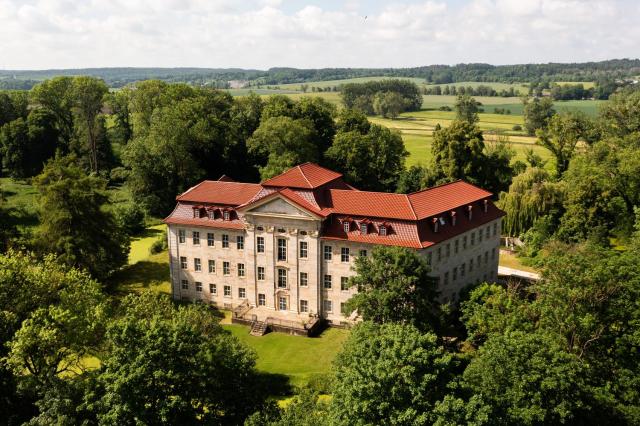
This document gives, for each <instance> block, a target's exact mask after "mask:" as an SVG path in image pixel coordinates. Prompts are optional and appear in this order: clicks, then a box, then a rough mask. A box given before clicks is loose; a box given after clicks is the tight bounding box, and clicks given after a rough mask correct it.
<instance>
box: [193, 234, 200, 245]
mask: <svg viewBox="0 0 640 426" xmlns="http://www.w3.org/2000/svg"><path fill="white" fill-rule="evenodd" d="M191 235H192V236H193V245H194V246H199V245H200V232H198V231H193V233H192V234H191Z"/></svg>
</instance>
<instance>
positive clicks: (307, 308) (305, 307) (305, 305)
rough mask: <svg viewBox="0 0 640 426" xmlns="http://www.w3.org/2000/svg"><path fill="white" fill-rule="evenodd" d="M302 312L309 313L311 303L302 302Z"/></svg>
mask: <svg viewBox="0 0 640 426" xmlns="http://www.w3.org/2000/svg"><path fill="white" fill-rule="evenodd" d="M300 312H309V302H308V301H306V300H300Z"/></svg>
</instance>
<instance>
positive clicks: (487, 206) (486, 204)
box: [483, 200, 489, 213]
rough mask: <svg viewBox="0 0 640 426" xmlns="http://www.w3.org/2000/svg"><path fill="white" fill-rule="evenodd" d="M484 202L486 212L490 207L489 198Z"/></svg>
mask: <svg viewBox="0 0 640 426" xmlns="http://www.w3.org/2000/svg"><path fill="white" fill-rule="evenodd" d="M483 204H484V212H485V213H486V212H487V210H488V209H489V200H484V201H483Z"/></svg>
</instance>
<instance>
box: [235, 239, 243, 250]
mask: <svg viewBox="0 0 640 426" xmlns="http://www.w3.org/2000/svg"><path fill="white" fill-rule="evenodd" d="M236 247H237V248H238V250H244V235H237V236H236Z"/></svg>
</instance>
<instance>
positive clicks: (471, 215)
mask: <svg viewBox="0 0 640 426" xmlns="http://www.w3.org/2000/svg"><path fill="white" fill-rule="evenodd" d="M467 213H468V214H469V220H471V219H473V206H472V205H471V204H469V205H468V206H467Z"/></svg>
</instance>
